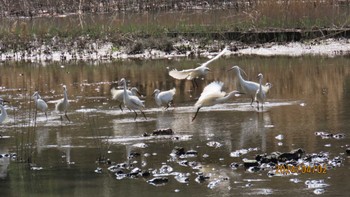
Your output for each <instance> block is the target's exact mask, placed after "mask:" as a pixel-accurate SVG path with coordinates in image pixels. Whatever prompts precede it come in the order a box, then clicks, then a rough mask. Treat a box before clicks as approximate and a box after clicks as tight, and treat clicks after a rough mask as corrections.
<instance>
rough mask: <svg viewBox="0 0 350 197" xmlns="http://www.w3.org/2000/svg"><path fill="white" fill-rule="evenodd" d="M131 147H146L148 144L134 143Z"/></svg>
mask: <svg viewBox="0 0 350 197" xmlns="http://www.w3.org/2000/svg"><path fill="white" fill-rule="evenodd" d="M132 146H133V147H137V148H147V147H148V145H147V144H145V143H136V144H133V145H132Z"/></svg>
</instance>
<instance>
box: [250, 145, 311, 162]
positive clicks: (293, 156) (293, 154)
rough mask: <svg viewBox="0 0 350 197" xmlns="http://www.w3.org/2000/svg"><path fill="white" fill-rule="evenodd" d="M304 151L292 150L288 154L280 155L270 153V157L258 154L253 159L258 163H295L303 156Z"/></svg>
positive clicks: (300, 149) (299, 149)
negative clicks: (291, 161)
mask: <svg viewBox="0 0 350 197" xmlns="http://www.w3.org/2000/svg"><path fill="white" fill-rule="evenodd" d="M304 153H305V151H304V150H303V149H302V148H298V149H294V150H292V151H290V152H286V153H281V152H272V153H271V154H270V155H267V154H266V153H265V154H260V155H257V156H256V157H255V159H256V160H257V161H259V162H260V163H270V162H273V163H278V162H279V161H282V162H285V161H290V160H295V161H297V160H298V159H300V158H301V157H302V156H303V155H304Z"/></svg>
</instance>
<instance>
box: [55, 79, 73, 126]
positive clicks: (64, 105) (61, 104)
mask: <svg viewBox="0 0 350 197" xmlns="http://www.w3.org/2000/svg"><path fill="white" fill-rule="evenodd" d="M63 94H64V96H63V99H61V100H60V101H58V103H57V104H56V111H58V112H60V113H61V120H63V117H62V113H63V112H64V115H65V116H66V118H67V120H68V121H69V122H70V119H69V118H68V115H67V110H68V107H69V101H68V96H67V87H66V85H63Z"/></svg>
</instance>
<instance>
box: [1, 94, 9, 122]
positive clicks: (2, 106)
mask: <svg viewBox="0 0 350 197" xmlns="http://www.w3.org/2000/svg"><path fill="white" fill-rule="evenodd" d="M5 102H7V101H5V100H4V99H2V98H0V111H1V113H0V124H2V123H4V122H6V120H7V112H6V109H5V107H4V103H5Z"/></svg>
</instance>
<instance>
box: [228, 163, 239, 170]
mask: <svg viewBox="0 0 350 197" xmlns="http://www.w3.org/2000/svg"><path fill="white" fill-rule="evenodd" d="M238 167H239V164H238V163H235V162H234V163H231V164H230V168H231V169H233V170H236V169H237V168H238Z"/></svg>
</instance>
